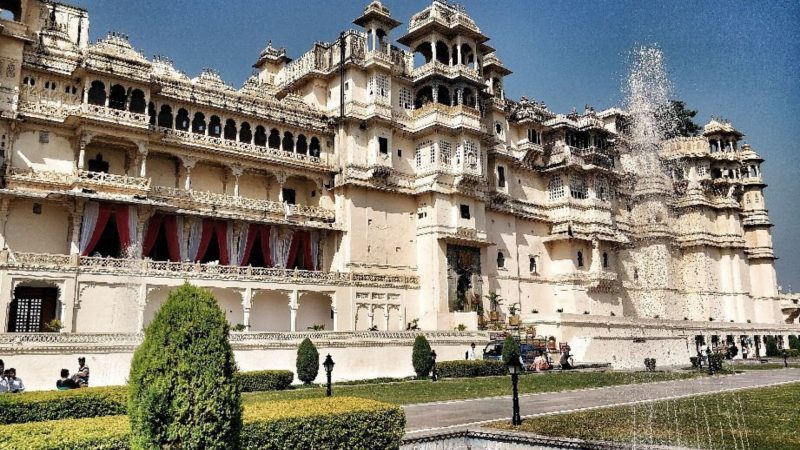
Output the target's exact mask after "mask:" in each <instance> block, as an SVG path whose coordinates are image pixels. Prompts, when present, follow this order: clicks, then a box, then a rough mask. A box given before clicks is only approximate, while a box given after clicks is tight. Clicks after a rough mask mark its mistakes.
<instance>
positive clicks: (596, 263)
mask: <svg viewBox="0 0 800 450" xmlns="http://www.w3.org/2000/svg"><path fill="white" fill-rule="evenodd" d="M601 259H602V257H601V256H600V241H599V240H597V239H592V264H591V266H589V271H590V272H600V270H601V268H602V261H601Z"/></svg>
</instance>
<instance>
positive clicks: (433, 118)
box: [410, 102, 486, 133]
mask: <svg viewBox="0 0 800 450" xmlns="http://www.w3.org/2000/svg"><path fill="white" fill-rule="evenodd" d="M411 118H412V123H411V127H410V128H411V130H410V131H412V132H416V131H421V130H423V129H425V128H428V127H431V126H437V125H439V126H444V127H448V128H462V127H463V128H470V129H473V130H477V131H480V132H483V133H485V132H486V127H485V126H484V125H483V124H482V123H481V117H480V112H479V111H478V110H476V109H474V108H471V107H469V106H465V105H457V106H448V105H443V104H441V103H433V102H431V103H428V104H425V105H423V106H422V107H421V108H418V109H415V110H413V111H412V113H411Z"/></svg>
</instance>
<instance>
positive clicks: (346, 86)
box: [344, 81, 350, 92]
mask: <svg viewBox="0 0 800 450" xmlns="http://www.w3.org/2000/svg"><path fill="white" fill-rule="evenodd" d="M349 90H350V82H349V81H345V82H344V91H345V92H347V91H349Z"/></svg>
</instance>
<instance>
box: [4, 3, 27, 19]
mask: <svg viewBox="0 0 800 450" xmlns="http://www.w3.org/2000/svg"><path fill="white" fill-rule="evenodd" d="M0 19H4V20H13V21H14V22H20V21H22V1H20V0H16V1H15V0H1V1H0Z"/></svg>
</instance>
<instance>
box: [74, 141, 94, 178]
mask: <svg viewBox="0 0 800 450" xmlns="http://www.w3.org/2000/svg"><path fill="white" fill-rule="evenodd" d="M92 137H93V136H92V134H91V133H87V132H83V133H81V137H80V139H79V140H78V148H79V149H78V164H77V167H76V169H77V170H79V171H80V170H83V168H84V166H85V163H86V146H87V145H89V143H90V142H92Z"/></svg>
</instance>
